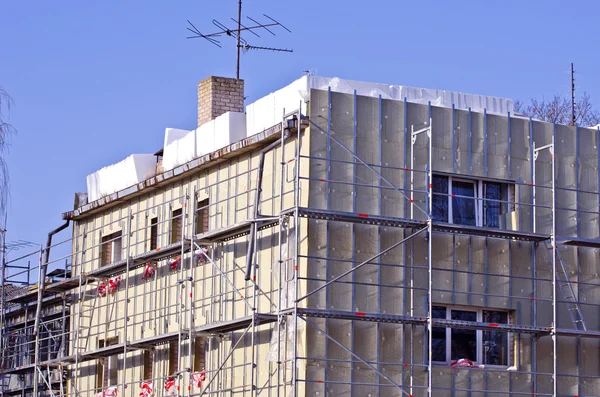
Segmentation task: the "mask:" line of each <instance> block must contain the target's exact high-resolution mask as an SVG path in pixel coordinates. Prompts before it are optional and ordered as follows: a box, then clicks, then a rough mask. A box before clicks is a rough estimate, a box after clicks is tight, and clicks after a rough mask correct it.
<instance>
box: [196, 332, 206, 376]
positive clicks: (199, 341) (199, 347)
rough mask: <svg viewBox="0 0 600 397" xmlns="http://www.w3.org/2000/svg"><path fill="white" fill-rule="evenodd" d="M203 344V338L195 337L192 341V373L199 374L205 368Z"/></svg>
mask: <svg viewBox="0 0 600 397" xmlns="http://www.w3.org/2000/svg"><path fill="white" fill-rule="evenodd" d="M204 349H205V343H204V338H202V337H197V338H196V339H195V340H194V368H193V370H194V372H200V371H202V370H203V369H204V367H205V358H204V356H205V354H204V352H205V350H204Z"/></svg>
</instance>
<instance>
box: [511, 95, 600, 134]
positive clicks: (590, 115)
mask: <svg viewBox="0 0 600 397" xmlns="http://www.w3.org/2000/svg"><path fill="white" fill-rule="evenodd" d="M514 109H515V112H516V113H518V114H521V115H523V116H528V117H532V118H534V119H538V120H542V121H547V122H550V123H557V124H570V123H571V99H570V98H561V97H559V96H558V95H555V96H554V97H552V99H550V100H546V99H542V100H537V99H535V98H532V99H531V100H530V102H529V104H527V105H525V103H524V102H522V101H519V100H517V101H515V103H514ZM575 122H576V123H577V125H580V126H583V127H593V126H596V125H598V124H600V112H598V110H596V109H594V106H593V104H592V101H591V99H590V95H589V94H588V93H587V92H584V93H583V95H582V96H581V98H579V99H577V100H576V101H575Z"/></svg>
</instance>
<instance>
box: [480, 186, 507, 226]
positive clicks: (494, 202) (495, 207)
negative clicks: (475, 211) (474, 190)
mask: <svg viewBox="0 0 600 397" xmlns="http://www.w3.org/2000/svg"><path fill="white" fill-rule="evenodd" d="M483 190H484V192H483V194H484V197H485V201H484V202H483V211H484V220H485V224H484V226H486V227H500V200H502V196H501V185H500V184H499V183H493V182H485V183H484V184H483Z"/></svg>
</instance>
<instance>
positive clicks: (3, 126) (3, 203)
mask: <svg viewBox="0 0 600 397" xmlns="http://www.w3.org/2000/svg"><path fill="white" fill-rule="evenodd" d="M12 105H13V99H12V97H11V96H10V95H9V94H8V92H6V90H5V89H4V88H3V87H2V86H0V226H1V227H3V226H4V225H3V223H4V219H5V217H4V214H5V211H6V207H7V203H8V197H9V193H10V180H9V176H8V166H7V164H6V159H5V155H6V154H7V153H8V149H9V147H10V139H11V137H12V136H13V135H14V134H15V133H16V132H17V131H16V130H15V128H14V127H13V126H12V125H11V124H10V123H9V122H8V117H9V113H10V108H11V106H12Z"/></svg>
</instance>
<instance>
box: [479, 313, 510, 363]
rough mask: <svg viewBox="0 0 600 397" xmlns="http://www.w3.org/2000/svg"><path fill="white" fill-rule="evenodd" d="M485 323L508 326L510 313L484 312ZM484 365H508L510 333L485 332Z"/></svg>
mask: <svg viewBox="0 0 600 397" xmlns="http://www.w3.org/2000/svg"><path fill="white" fill-rule="evenodd" d="M483 321H484V322H486V323H494V324H507V323H508V313H507V312H497V311H488V310H484V311H483ZM483 364H490V365H508V333H506V332H497V331H483Z"/></svg>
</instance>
